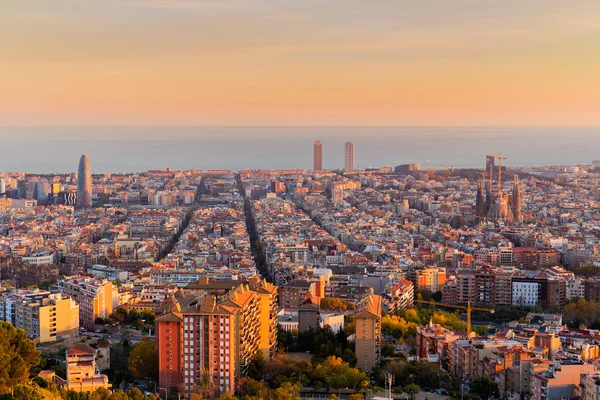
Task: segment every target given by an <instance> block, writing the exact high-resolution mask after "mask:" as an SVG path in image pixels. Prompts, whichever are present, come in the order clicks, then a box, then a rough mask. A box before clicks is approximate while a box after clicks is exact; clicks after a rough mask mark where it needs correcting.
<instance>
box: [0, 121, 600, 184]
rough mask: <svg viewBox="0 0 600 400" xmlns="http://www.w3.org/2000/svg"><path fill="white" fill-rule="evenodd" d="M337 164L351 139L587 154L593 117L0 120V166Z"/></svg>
mask: <svg viewBox="0 0 600 400" xmlns="http://www.w3.org/2000/svg"><path fill="white" fill-rule="evenodd" d="M314 140H321V142H322V143H323V166H324V168H326V169H336V168H342V167H343V154H344V153H343V146H344V143H345V142H346V141H352V142H354V149H355V163H356V164H357V166H358V167H360V168H364V167H367V166H383V165H384V164H388V165H391V166H395V165H398V164H404V163H420V164H421V165H422V166H423V168H439V167H441V166H446V167H450V166H451V165H453V164H454V165H455V166H456V167H457V168H482V167H483V165H484V156H485V154H486V153H496V154H497V153H502V154H503V155H504V156H505V157H507V160H505V165H559V164H560V165H567V164H569V165H572V164H589V163H590V162H591V161H592V160H595V159H597V158H600V157H599V156H598V155H597V149H598V148H600V128H598V127H157V126H154V127H140V126H136V127H14V128H6V127H0V143H2V147H3V157H1V158H0V172H8V171H11V172H13V171H25V172H31V173H43V172H45V173H48V172H61V173H63V172H64V173H66V172H71V171H74V170H76V166H77V163H78V160H79V157H80V156H81V154H87V155H88V157H89V158H90V163H91V166H92V171H94V172H96V173H98V172H141V171H145V170H148V169H164V168H167V167H170V168H173V169H192V168H195V169H203V170H206V169H234V170H240V169H247V168H251V169H280V168H282V169H283V168H312V162H313V142H314Z"/></svg>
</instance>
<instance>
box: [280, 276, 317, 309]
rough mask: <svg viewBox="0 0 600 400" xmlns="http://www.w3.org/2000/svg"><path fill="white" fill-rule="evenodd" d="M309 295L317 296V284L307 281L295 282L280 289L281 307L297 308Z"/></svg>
mask: <svg viewBox="0 0 600 400" xmlns="http://www.w3.org/2000/svg"><path fill="white" fill-rule="evenodd" d="M308 294H311V295H313V296H315V295H316V294H317V293H316V283H315V282H310V281H307V280H294V281H291V282H289V283H287V284H285V285H283V286H280V287H279V305H280V306H281V307H284V308H296V307H298V306H299V305H300V303H302V302H303V301H304V300H305V299H306V296H307V295H308Z"/></svg>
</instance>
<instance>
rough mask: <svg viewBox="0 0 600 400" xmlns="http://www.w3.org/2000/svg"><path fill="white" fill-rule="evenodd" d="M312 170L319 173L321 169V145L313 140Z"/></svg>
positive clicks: (318, 141)
mask: <svg viewBox="0 0 600 400" xmlns="http://www.w3.org/2000/svg"><path fill="white" fill-rule="evenodd" d="M313 169H314V170H315V171H321V170H322V169H323V145H322V144H321V141H320V140H315V146H314V168H313Z"/></svg>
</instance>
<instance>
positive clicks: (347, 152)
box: [344, 142, 354, 172]
mask: <svg viewBox="0 0 600 400" xmlns="http://www.w3.org/2000/svg"><path fill="white" fill-rule="evenodd" d="M344 171H346V172H352V171H354V143H352V142H346V144H345V145H344Z"/></svg>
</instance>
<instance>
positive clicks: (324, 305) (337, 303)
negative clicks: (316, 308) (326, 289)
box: [320, 297, 354, 311]
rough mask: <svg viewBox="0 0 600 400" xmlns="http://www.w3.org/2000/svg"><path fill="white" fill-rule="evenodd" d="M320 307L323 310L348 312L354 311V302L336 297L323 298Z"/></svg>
mask: <svg viewBox="0 0 600 400" xmlns="http://www.w3.org/2000/svg"><path fill="white" fill-rule="evenodd" d="M320 306H321V309H322V310H337V311H346V310H353V309H354V303H353V302H351V301H348V300H343V299H338V298H335V297H323V298H322V299H321V304H320Z"/></svg>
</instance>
